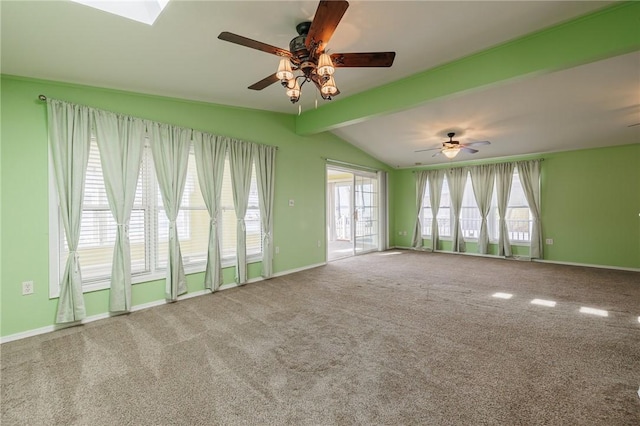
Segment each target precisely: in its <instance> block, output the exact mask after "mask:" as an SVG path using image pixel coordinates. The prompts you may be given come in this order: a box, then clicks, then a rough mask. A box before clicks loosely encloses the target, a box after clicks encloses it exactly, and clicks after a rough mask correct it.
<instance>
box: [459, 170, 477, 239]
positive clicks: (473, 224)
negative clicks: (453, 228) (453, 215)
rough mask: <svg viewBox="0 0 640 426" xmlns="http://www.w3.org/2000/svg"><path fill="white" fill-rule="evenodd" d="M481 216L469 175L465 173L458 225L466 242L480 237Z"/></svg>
mask: <svg viewBox="0 0 640 426" xmlns="http://www.w3.org/2000/svg"><path fill="white" fill-rule="evenodd" d="M481 223H482V215H481V214H480V209H479V208H478V204H477V203H476V197H475V195H474V194H473V183H472V182H471V174H469V173H467V180H466V182H465V184H464V196H463V197H462V207H461V209H460V225H461V227H462V235H463V236H464V238H465V239H466V240H470V239H471V240H472V239H478V236H479V235H480V224H481Z"/></svg>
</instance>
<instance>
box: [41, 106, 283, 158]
mask: <svg viewBox="0 0 640 426" xmlns="http://www.w3.org/2000/svg"><path fill="white" fill-rule="evenodd" d="M38 99H39V100H41V101H43V102H44V101H46V100H47V97H46V96H45V95H38ZM178 127H180V126H178ZM190 130H195V131H198V132H199V131H200V130H196V129H190ZM205 133H206V132H205ZM216 136H217V135H216ZM227 137H231V136H227ZM247 142H248V141H247ZM249 143H255V142H249ZM258 145H265V144H258ZM265 146H270V147H273V148H275V149H276V151H278V150H279V147H277V146H274V145H265Z"/></svg>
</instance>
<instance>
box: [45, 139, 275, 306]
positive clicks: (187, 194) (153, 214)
mask: <svg viewBox="0 0 640 426" xmlns="http://www.w3.org/2000/svg"><path fill="white" fill-rule="evenodd" d="M224 167H225V170H224V178H223V184H222V199H221V201H222V214H221V218H219V220H220V221H221V228H222V235H221V237H220V239H221V241H220V246H221V247H222V253H221V255H222V261H223V265H224V266H230V265H232V264H233V262H234V260H235V256H236V239H237V237H236V224H237V219H236V217H235V209H234V206H233V193H232V184H231V174H230V166H229V160H228V158H227V159H226V161H225V165H224ZM50 185H51V188H52V191H53V193H52V198H51V199H52V200H55V201H53V202H54V203H55V208H52V209H51V214H52V215H53V217H52V222H51V223H52V224H57V231H58V232H57V235H56V233H55V232H54V233H52V235H54V237H55V236H57V241H58V242H57V243H54V245H55V247H56V248H52V253H51V256H52V262H51V265H52V271H51V281H52V283H55V284H54V285H52V286H51V290H50V295H51V297H57V295H58V294H57V292H58V288H57V284H58V283H59V282H60V278H61V277H62V274H63V273H64V267H65V265H66V261H67V257H68V254H69V249H68V246H67V242H66V238H65V233H64V229H63V225H62V222H61V220H60V218H59V208H58V204H57V203H58V201H57V200H58V199H57V195H55V196H53V194H55V183H54V182H53V179H51V182H50ZM245 223H246V230H247V257H248V259H249V260H253V261H255V260H259V259H260V257H261V256H262V227H261V223H260V208H259V198H258V185H257V179H256V171H255V166H252V176H251V189H250V194H249V206H248V208H247V214H246V216H245ZM54 226H55V225H54ZM176 227H177V230H178V238H179V240H180V250H181V252H182V259H183V263H184V267H185V271H186V272H187V273H194V272H201V271H204V270H205V267H206V259H207V249H208V241H209V213H208V211H207V208H206V205H205V203H204V199H203V198H202V193H201V191H200V185H199V183H198V173H197V168H196V161H195V155H194V151H193V147H192V148H191V151H190V153H189V160H188V167H187V177H186V182H185V188H184V193H183V196H182V201H181V206H180V211H179V213H178V217H177V220H176ZM116 230H117V225H116V223H115V220H114V219H113V216H112V214H111V210H110V209H109V203H108V200H107V194H106V190H105V184H104V179H103V174H102V166H101V163H100V152H99V150H98V145H97V142H96V140H95V138H92V140H91V145H90V151H89V162H88V167H87V175H86V179H85V190H84V200H83V212H82V222H81V229H80V239H79V244H78V250H77V252H78V256H79V258H80V266H81V268H82V283H83V288H84V289H85V290H87V291H90V290H98V289H104V288H108V286H109V279H110V275H111V267H112V262H113V247H114V244H115V236H116ZM168 236H169V220H168V219H167V216H166V214H165V212H164V207H163V203H162V196H161V194H160V188H159V186H158V183H157V181H156V177H155V170H154V167H153V157H152V154H151V148H150V146H149V144H148V142H147V143H146V144H145V147H144V151H143V156H142V161H141V166H140V175H139V177H138V184H137V187H136V194H135V199H134V204H133V209H132V212H131V220H130V222H129V239H130V248H131V273H132V281H133V282H144V281H150V280H153V279H160V278H164V275H165V271H166V267H167V257H168Z"/></svg>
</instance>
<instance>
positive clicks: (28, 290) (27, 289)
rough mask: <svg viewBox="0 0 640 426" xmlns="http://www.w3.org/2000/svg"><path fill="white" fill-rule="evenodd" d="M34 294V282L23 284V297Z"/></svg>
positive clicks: (24, 282)
mask: <svg viewBox="0 0 640 426" xmlns="http://www.w3.org/2000/svg"><path fill="white" fill-rule="evenodd" d="M27 294H33V281H23V282H22V295H23V296H25V295H27Z"/></svg>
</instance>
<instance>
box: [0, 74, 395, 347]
mask: <svg viewBox="0 0 640 426" xmlns="http://www.w3.org/2000/svg"><path fill="white" fill-rule="evenodd" d="M1 88H2V99H1V108H2V109H1V113H2V115H1V117H2V120H1V122H2V130H1V144H2V146H1V151H2V157H1V163H0V165H1V171H0V175H1V176H0V182H1V185H2V186H1V187H0V188H1V192H0V203H1V204H0V205H1V211H0V218H1V223H0V226H1V229H2V234H1V236H2V239H1V244H0V245H1V247H0V250H1V253H2V259H1V262H0V263H1V267H2V270H1V275H0V279H1V282H0V287H1V288H0V297H1V300H0V301H1V308H2V309H1V311H2V312H1V314H0V322H1V324H0V336H7V335H11V334H14V333H19V332H23V331H27V330H32V329H36V328H40V327H45V326H49V325H52V324H53V321H54V318H55V310H56V306H57V299H52V300H50V299H49V296H48V294H49V289H48V276H49V259H48V252H49V248H48V244H49V225H48V220H49V219H48V214H49V207H48V154H47V152H48V151H47V124H46V105H45V104H44V103H43V102H41V101H39V100H38V95H39V94H44V95H46V96H49V97H51V98H57V99H61V100H66V101H69V102H75V103H79V104H84V105H89V106H92V107H95V108H101V109H105V110H110V111H116V112H121V113H124V114H130V115H134V116H138V117H143V118H148V119H151V120H155V121H160V122H166V123H171V124H176V125H179V126H184V127H191V128H194V129H198V130H203V131H207V132H211V133H214V134H219V135H226V136H231V137H234V138H238V139H243V140H247V141H251V142H257V143H263V144H268V145H275V146H278V155H277V160H276V168H277V170H276V194H275V202H274V210H275V211H274V244H275V245H276V246H278V247H279V248H280V252H279V254H276V255H275V258H274V272H275V273H278V272H282V271H288V270H291V269H296V268H303V267H305V266H309V265H314V264H318V263H322V262H324V261H325V257H326V247H325V217H324V216H325V213H324V207H323V206H324V204H325V200H324V196H325V188H324V187H325V185H324V184H325V161H324V158H327V157H329V158H332V159H337V160H341V161H345V162H350V163H356V164H360V165H364V166H368V167H373V168H378V169H383V170H388V167H387V166H386V165H384V164H383V163H381V162H379V161H377V160H375V159H373V158H372V157H370V156H369V155H367V154H365V153H363V152H362V151H360V150H359V149H357V148H355V147H353V146H352V145H349V144H347V143H346V142H344V141H343V140H341V139H339V138H337V137H336V136H334V135H332V134H330V133H320V134H317V135H312V136H299V135H296V133H295V116H294V115H287V114H279V113H271V112H264V111H258V110H251V109H242V108H233V107H226V106H221V105H214V104H207V103H200V102H190V101H183V100H177V99H169V98H162V97H156V96H147V95H140V94H135V93H128V92H121V91H115V90H106V89H99V88H92V87H85V86H78V85H70V84H62V83H55V82H48V81H39V80H32V79H23V78H19V77H12V76H2V80H1ZM289 199H294V200H295V206H294V207H289V206H288V200H289ZM318 240H320V241H321V242H322V244H321V247H318V246H317V241H318ZM249 273H250V277H258V276H259V275H260V264H253V265H250V268H249ZM224 275H225V283H230V282H232V281H233V269H231V268H229V269H226V270H225V274H224ZM27 280H33V281H34V282H35V293H34V294H32V295H28V296H22V293H21V283H22V282H23V281H27ZM187 284H188V289H189V292H195V291H199V290H203V288H204V286H203V274H193V275H190V276H188V277H187ZM132 297H133V304H134V305H138V304H142V303H148V302H152V301H157V300H163V299H164V280H159V281H153V282H148V283H141V284H135V285H134V286H133V290H132ZM85 303H86V308H87V315H88V316H91V315H97V314H101V313H105V312H107V311H108V290H103V291H96V292H91V293H85Z"/></svg>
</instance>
